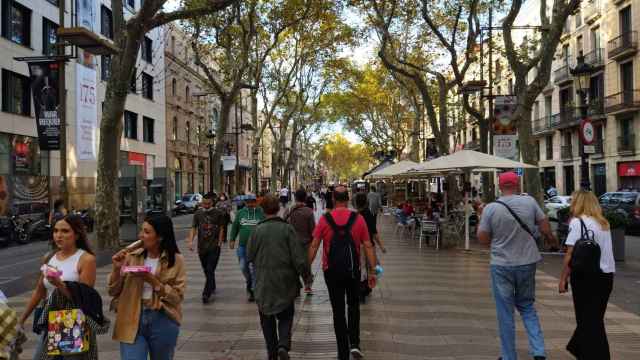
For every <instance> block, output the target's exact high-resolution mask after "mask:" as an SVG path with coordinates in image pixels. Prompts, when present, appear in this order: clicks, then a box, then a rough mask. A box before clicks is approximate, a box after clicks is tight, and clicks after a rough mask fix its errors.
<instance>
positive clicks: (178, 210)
mask: <svg viewBox="0 0 640 360" xmlns="http://www.w3.org/2000/svg"><path fill="white" fill-rule="evenodd" d="M188 213H189V209H187V207H186V206H185V204H183V203H182V201H181V200H176V207H174V208H173V210H171V214H172V215H173V216H178V215H184V214H188Z"/></svg>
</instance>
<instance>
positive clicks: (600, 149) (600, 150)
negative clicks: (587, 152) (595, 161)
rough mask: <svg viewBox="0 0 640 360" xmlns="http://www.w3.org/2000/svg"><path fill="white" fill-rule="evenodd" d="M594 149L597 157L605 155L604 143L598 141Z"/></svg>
mask: <svg viewBox="0 0 640 360" xmlns="http://www.w3.org/2000/svg"><path fill="white" fill-rule="evenodd" d="M593 147H594V148H595V153H594V154H596V155H604V141H603V140H597V141H595V142H594V143H593Z"/></svg>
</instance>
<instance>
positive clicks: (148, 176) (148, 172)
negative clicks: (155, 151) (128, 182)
mask: <svg viewBox="0 0 640 360" xmlns="http://www.w3.org/2000/svg"><path fill="white" fill-rule="evenodd" d="M154 168H155V157H154V156H153V155H146V163H145V167H144V170H145V171H144V172H145V175H144V179H145V180H153V169H154Z"/></svg>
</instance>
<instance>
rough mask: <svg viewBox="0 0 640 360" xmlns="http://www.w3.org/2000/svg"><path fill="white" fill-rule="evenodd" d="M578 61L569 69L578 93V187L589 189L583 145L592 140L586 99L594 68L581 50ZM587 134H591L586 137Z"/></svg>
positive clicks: (587, 162)
mask: <svg viewBox="0 0 640 360" xmlns="http://www.w3.org/2000/svg"><path fill="white" fill-rule="evenodd" d="M577 61H578V63H577V64H576V66H575V67H574V68H573V69H571V75H573V77H574V78H575V79H576V80H577V83H578V94H579V95H580V105H579V106H578V107H579V108H580V123H581V125H580V158H581V159H582V160H581V163H580V187H581V188H582V189H584V190H590V189H591V181H590V180H589V160H588V157H589V153H590V151H589V152H587V151H585V147H586V146H587V145H589V144H590V143H591V141H593V126H592V125H591V122H590V121H589V119H588V117H587V115H588V114H587V110H588V104H587V99H588V95H589V85H590V82H591V75H592V74H593V73H594V72H595V71H596V69H595V68H594V67H593V66H591V65H589V64H586V63H585V62H584V55H582V51H581V52H580V55H579V56H578V58H577ZM588 134H590V135H591V137H590V139H591V140H589V139H588Z"/></svg>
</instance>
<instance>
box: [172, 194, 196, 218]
mask: <svg viewBox="0 0 640 360" xmlns="http://www.w3.org/2000/svg"><path fill="white" fill-rule="evenodd" d="M179 201H180V204H181V205H182V206H184V209H185V211H186V212H188V213H194V212H195V211H196V210H198V207H199V206H200V202H201V201H202V195H200V194H198V193H195V194H184V195H182V199H180V200H179ZM176 205H178V202H177V201H176Z"/></svg>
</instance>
